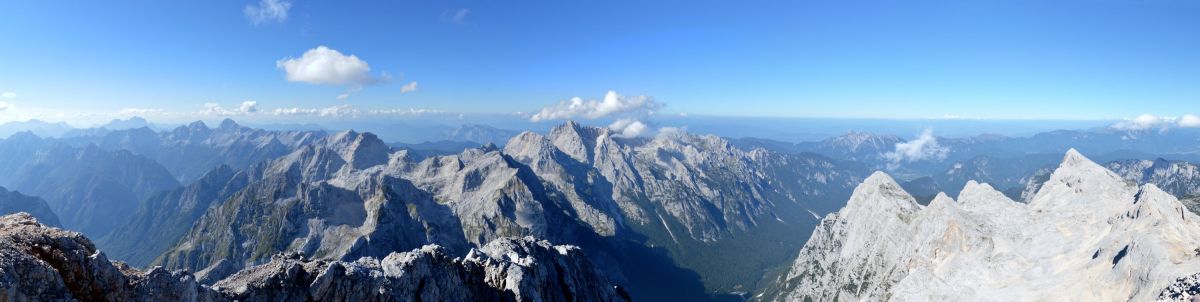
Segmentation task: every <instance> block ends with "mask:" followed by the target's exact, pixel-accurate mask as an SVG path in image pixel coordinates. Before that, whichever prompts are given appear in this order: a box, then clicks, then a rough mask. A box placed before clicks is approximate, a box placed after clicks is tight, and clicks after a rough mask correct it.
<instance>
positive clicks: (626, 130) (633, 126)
mask: <svg viewBox="0 0 1200 302" xmlns="http://www.w3.org/2000/svg"><path fill="white" fill-rule="evenodd" d="M608 129H611V130H613V131H616V132H617V133H618V134H620V135H621V136H624V137H636V136H640V135H642V133H644V132H646V130H648V129H649V127H647V126H646V124H644V123H642V122H641V121H639V120H636V119H631V118H623V119H619V120H617V121H616V122H613V123H612V124H611V125H608Z"/></svg>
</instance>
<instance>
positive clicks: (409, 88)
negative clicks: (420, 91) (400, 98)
mask: <svg viewBox="0 0 1200 302" xmlns="http://www.w3.org/2000/svg"><path fill="white" fill-rule="evenodd" d="M416 91H417V82H415V81H413V82H409V83H408V84H404V86H400V93H409V92H416Z"/></svg>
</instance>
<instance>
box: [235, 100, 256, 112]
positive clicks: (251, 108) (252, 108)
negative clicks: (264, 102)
mask: <svg viewBox="0 0 1200 302" xmlns="http://www.w3.org/2000/svg"><path fill="white" fill-rule="evenodd" d="M238 111H240V112H244V113H254V112H258V102H255V101H245V102H242V105H241V106H238Z"/></svg>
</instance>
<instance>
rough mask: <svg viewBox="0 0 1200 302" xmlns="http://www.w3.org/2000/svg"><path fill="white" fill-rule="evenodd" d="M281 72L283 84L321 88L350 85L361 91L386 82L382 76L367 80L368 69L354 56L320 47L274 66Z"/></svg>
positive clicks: (365, 64) (369, 76)
mask: <svg viewBox="0 0 1200 302" xmlns="http://www.w3.org/2000/svg"><path fill="white" fill-rule="evenodd" d="M275 67H276V68H279V69H283V71H284V73H285V75H286V77H287V80H288V81H290V82H302V83H308V84H321V85H350V86H351V89H352V90H354V89H355V87H358V88H361V87H362V86H364V85H370V84H375V83H379V82H381V81H386V80H387V79H388V77H387V76H386V75H384V76H381V77H373V76H371V74H370V72H371V66H369V65H367V61H363V60H361V59H359V58H358V56H355V55H344V54H342V53H341V52H339V51H337V50H334V49H332V48H329V47H325V46H324V45H321V46H317V48H313V49H309V50H308V51H305V52H304V54H303V55H301V56H300V57H299V58H286V59H282V60H279V61H276V62H275Z"/></svg>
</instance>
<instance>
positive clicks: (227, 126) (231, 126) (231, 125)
mask: <svg viewBox="0 0 1200 302" xmlns="http://www.w3.org/2000/svg"><path fill="white" fill-rule="evenodd" d="M241 127H242V126H241V125H238V123H237V122H235V121H233V119H231V118H227V119H224V120H222V121H221V125H220V126H217V129H220V130H225V131H231V130H237V129H239V128H241Z"/></svg>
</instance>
